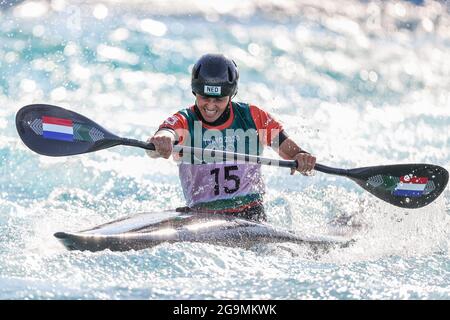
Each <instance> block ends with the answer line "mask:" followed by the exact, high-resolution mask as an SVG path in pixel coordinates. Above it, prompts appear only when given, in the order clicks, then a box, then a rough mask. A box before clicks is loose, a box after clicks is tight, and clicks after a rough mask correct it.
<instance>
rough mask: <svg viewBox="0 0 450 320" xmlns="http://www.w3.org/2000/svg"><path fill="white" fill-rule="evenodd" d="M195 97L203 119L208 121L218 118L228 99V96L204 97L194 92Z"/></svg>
mask: <svg viewBox="0 0 450 320" xmlns="http://www.w3.org/2000/svg"><path fill="white" fill-rule="evenodd" d="M195 97H196V102H197V107H198V109H199V110H200V113H201V114H202V116H203V119H205V120H206V121H208V122H214V121H216V120H217V119H219V117H220V115H221V114H222V113H223V112H224V111H225V109H226V108H227V105H228V102H229V100H230V97H205V96H201V95H199V94H196V95H195Z"/></svg>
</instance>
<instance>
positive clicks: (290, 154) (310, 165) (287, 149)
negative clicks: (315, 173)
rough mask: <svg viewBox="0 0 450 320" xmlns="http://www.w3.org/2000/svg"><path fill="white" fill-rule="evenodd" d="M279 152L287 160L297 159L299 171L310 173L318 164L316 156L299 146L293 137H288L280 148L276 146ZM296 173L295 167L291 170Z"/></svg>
mask: <svg viewBox="0 0 450 320" xmlns="http://www.w3.org/2000/svg"><path fill="white" fill-rule="evenodd" d="M274 149H275V150H276V151H277V152H278V154H279V155H280V156H281V157H282V158H283V159H286V160H296V161H297V164H298V166H297V171H299V172H301V173H303V174H308V173H309V172H311V171H312V170H313V169H314V165H315V164H316V157H314V156H313V155H312V154H310V153H308V152H306V151H305V150H303V149H302V148H300V147H299V146H298V144H297V143H296V142H295V141H294V140H292V139H291V138H289V137H288V138H286V139H285V140H284V141H283V142H282V143H281V145H280V147H279V148H274ZM294 173H295V169H292V170H291V174H294Z"/></svg>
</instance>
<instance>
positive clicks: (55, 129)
mask: <svg viewBox="0 0 450 320" xmlns="http://www.w3.org/2000/svg"><path fill="white" fill-rule="evenodd" d="M42 131H43V136H44V138H46V139H53V140H63V141H73V122H72V120H68V119H61V118H54V117H42Z"/></svg>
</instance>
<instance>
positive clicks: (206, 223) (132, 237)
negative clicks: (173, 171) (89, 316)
mask: <svg viewBox="0 0 450 320" xmlns="http://www.w3.org/2000/svg"><path fill="white" fill-rule="evenodd" d="M54 236H55V237H56V238H57V239H59V240H60V241H61V243H62V244H63V245H64V246H65V247H66V248H67V249H69V250H82V251H84V250H88V251H101V250H107V249H109V250H111V251H128V250H142V249H147V248H151V247H154V246H157V245H159V244H161V243H175V242H202V243H209V244H216V245H223V246H230V247H242V248H246V249H249V248H251V247H253V246H254V245H257V244H261V243H274V242H275V243H276V242H294V243H299V244H306V245H309V246H311V247H312V249H314V250H315V251H317V250H320V249H325V250H329V249H330V248H333V247H347V246H349V245H350V244H351V243H352V242H353V240H351V239H348V238H346V237H344V236H333V235H306V234H300V233H298V232H293V231H288V230H283V229H281V228H277V227H274V226H271V225H270V224H268V223H265V222H254V221H249V220H245V219H242V218H237V217H234V216H225V215H218V214H215V215H213V214H204V213H186V212H177V211H175V210H174V211H161V212H149V213H141V214H136V215H133V216H128V217H125V218H122V219H119V220H115V221H112V222H109V223H105V224H102V225H99V226H96V227H94V228H91V229H87V230H83V231H79V232H73V233H72V232H57V233H55V234H54Z"/></svg>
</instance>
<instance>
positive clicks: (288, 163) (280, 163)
mask: <svg viewBox="0 0 450 320" xmlns="http://www.w3.org/2000/svg"><path fill="white" fill-rule="evenodd" d="M120 141H121V144H122V145H126V146H133V147H139V148H143V149H146V150H153V151H154V150H155V145H154V144H153V143H147V142H143V141H139V140H135V139H127V138H120ZM204 151H205V150H203V149H201V148H196V147H189V146H181V145H175V146H174V148H173V152H187V153H194V154H203V152H204ZM210 152H211V157H214V156H219V157H222V158H223V157H225V158H226V159H233V160H240V161H245V162H250V163H258V164H263V165H268V166H276V167H282V168H297V160H278V159H271V158H265V157H260V156H254V155H248V154H242V153H235V152H229V151H222V150H216V149H214V150H210ZM314 169H315V170H317V171H320V172H323V173H328V174H334V175H338V176H345V177H346V176H349V174H348V170H346V169H339V168H332V167H327V166H324V165H322V164H319V163H316V165H315V166H314Z"/></svg>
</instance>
